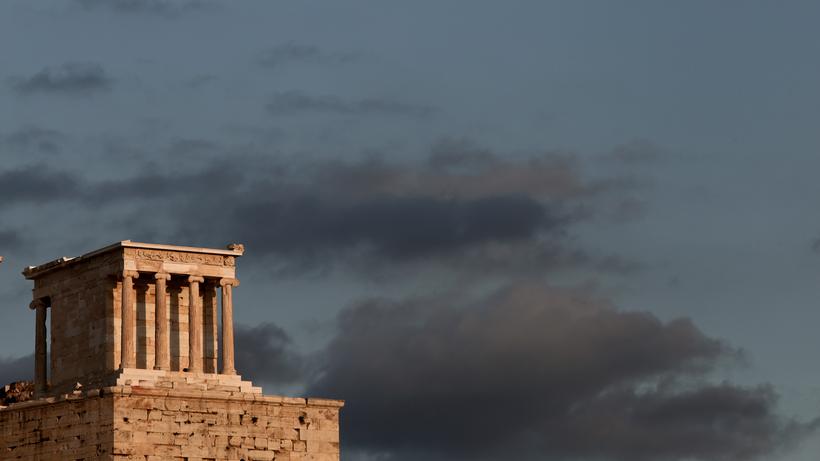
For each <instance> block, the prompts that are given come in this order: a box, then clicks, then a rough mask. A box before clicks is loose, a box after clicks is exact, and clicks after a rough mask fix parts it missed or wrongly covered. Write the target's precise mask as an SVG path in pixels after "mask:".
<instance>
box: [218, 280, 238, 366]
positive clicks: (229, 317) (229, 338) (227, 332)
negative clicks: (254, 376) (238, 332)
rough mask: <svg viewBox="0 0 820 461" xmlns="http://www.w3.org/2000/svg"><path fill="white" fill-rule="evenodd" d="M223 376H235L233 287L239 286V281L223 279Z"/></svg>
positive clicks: (221, 284) (220, 282)
mask: <svg viewBox="0 0 820 461" xmlns="http://www.w3.org/2000/svg"><path fill="white" fill-rule="evenodd" d="M219 285H220V286H222V374H223V375H235V374H236V367H235V365H234V353H233V287H238V286H239V280H236V279H222V280H220V281H219Z"/></svg>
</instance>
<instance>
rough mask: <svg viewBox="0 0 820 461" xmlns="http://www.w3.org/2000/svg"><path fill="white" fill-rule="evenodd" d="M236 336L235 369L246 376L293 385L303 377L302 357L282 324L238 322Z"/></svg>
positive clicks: (262, 380)
mask: <svg viewBox="0 0 820 461" xmlns="http://www.w3.org/2000/svg"><path fill="white" fill-rule="evenodd" d="M235 337H236V368H237V370H239V373H241V374H242V375H243V376H247V377H248V378H250V379H252V380H253V381H254V382H259V383H265V384H272V385H283V384H293V383H296V382H297V381H299V380H300V379H302V378H303V371H304V370H303V366H302V363H303V359H302V357H300V356H299V354H298V353H297V352H296V351H295V350H294V349H293V346H292V343H291V339H290V337H289V336H288V334H287V333H286V332H285V330H283V329H282V328H280V327H279V326H277V325H274V324H272V323H263V324H260V325H255V326H247V325H237V327H236V335H235Z"/></svg>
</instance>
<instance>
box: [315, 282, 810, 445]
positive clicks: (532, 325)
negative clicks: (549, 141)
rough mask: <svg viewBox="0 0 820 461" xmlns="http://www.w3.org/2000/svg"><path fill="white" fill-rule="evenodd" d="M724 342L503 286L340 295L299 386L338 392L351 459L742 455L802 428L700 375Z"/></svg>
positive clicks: (795, 435) (786, 440) (768, 399)
mask: <svg viewBox="0 0 820 461" xmlns="http://www.w3.org/2000/svg"><path fill="white" fill-rule="evenodd" d="M738 354H739V352H738V351H737V350H734V349H732V348H730V347H729V346H727V345H726V344H724V343H722V342H721V341H719V340H716V339H714V338H710V337H708V336H706V335H704V334H703V333H702V332H701V331H700V330H699V329H698V328H697V327H695V326H694V325H693V324H692V323H691V322H690V321H689V320H687V319H677V320H672V321H670V322H662V321H660V320H658V319H657V318H656V317H654V316H653V315H651V314H649V313H645V312H623V311H619V310H616V309H615V308H614V307H613V306H611V305H610V304H609V303H608V302H607V301H605V300H601V299H595V298H593V297H590V296H589V295H587V294H585V293H583V292H582V291H578V290H565V289H556V288H551V287H545V286H543V285H535V284H517V285H513V286H510V287H507V288H505V289H503V290H500V291H498V292H495V293H493V294H491V295H489V296H487V297H485V298H481V299H478V300H472V301H470V300H464V299H461V298H460V297H439V298H425V299H410V300H405V301H400V302H396V301H388V300H370V301H367V302H363V303H361V304H358V305H355V306H352V307H350V308H349V309H347V310H346V311H344V312H343V313H342V314H341V316H340V317H339V322H338V333H337V336H336V337H335V338H334V339H333V340H332V341H331V342H330V344H329V345H328V347H327V349H326V350H325V352H324V354H323V356H322V359H323V362H322V366H321V367H320V368H319V370H318V372H317V374H316V375H315V377H314V379H313V380H312V381H311V382H310V384H309V389H308V390H309V393H310V394H311V395H337V396H344V398H345V399H346V401H347V404H346V406H345V410H344V413H343V419H342V421H343V428H342V433H343V434H345V438H344V443H345V445H346V446H345V448H346V449H347V450H348V451H347V453H349V454H354V456H360V457H361V459H370V458H368V456H370V457H377V458H378V459H386V460H412V459H434V460H439V459H441V460H445V459H447V460H469V459H474V460H475V459H479V460H491V459H504V458H507V457H508V456H509V454H510V452H511V451H514V452H515V458H516V459H525V460H536V459H562V460H581V459H601V460H624V461H625V460H638V461H641V460H647V461H648V460H684V459H687V460H691V459H697V460H747V459H753V458H755V457H760V456H765V455H769V454H771V453H773V452H775V451H777V450H779V449H781V448H783V447H786V446H788V445H789V444H790V443H792V442H794V441H796V440H798V439H799V438H800V437H802V436H803V435H805V434H806V433H808V432H809V431H811V430H812V429H813V426H812V425H810V424H801V423H798V422H795V421H792V420H788V419H783V418H780V417H778V416H777V414H776V402H777V397H776V395H775V393H774V392H773V390H772V389H771V388H770V387H769V386H768V385H760V386H753V387H744V386H737V385H733V384H731V383H726V382H724V383H714V382H711V381H709V380H708V379H707V377H708V373H709V372H710V371H712V370H714V369H715V368H717V367H719V366H720V364H721V363H722V362H725V361H730V362H731V361H733V360H736V359H737V358H738Z"/></svg>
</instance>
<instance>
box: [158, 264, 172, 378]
mask: <svg viewBox="0 0 820 461" xmlns="http://www.w3.org/2000/svg"><path fill="white" fill-rule="evenodd" d="M154 278H155V279H156V280H157V283H156V294H155V296H154V298H155V303H154V305H155V306H156V311H155V314H154V326H155V330H154V370H170V369H171V334H170V332H169V327H168V300H167V298H166V297H165V295H166V290H165V282H166V281H168V280H171V276H170V275H169V274H165V273H162V272H158V273H157V274H155V275H154Z"/></svg>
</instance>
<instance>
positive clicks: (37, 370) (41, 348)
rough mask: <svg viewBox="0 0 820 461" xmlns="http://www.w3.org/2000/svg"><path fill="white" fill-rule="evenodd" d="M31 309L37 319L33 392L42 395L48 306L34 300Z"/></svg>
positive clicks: (44, 379)
mask: <svg viewBox="0 0 820 461" xmlns="http://www.w3.org/2000/svg"><path fill="white" fill-rule="evenodd" d="M28 307H30V308H31V309H33V310H36V311H37V319H36V320H35V323H34V392H35V394H36V395H42V394H43V393H45V391H46V388H47V379H48V374H47V369H48V364H47V363H46V361H47V358H46V357H47V354H48V352H47V349H48V344H47V343H46V341H47V337H46V335H47V332H46V316H47V312H46V309H47V308H48V305H47V304H46V303H45V301H43V300H42V299H35V300H34V301H32V302H31V304H29V306H28Z"/></svg>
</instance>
